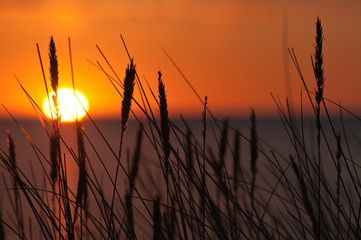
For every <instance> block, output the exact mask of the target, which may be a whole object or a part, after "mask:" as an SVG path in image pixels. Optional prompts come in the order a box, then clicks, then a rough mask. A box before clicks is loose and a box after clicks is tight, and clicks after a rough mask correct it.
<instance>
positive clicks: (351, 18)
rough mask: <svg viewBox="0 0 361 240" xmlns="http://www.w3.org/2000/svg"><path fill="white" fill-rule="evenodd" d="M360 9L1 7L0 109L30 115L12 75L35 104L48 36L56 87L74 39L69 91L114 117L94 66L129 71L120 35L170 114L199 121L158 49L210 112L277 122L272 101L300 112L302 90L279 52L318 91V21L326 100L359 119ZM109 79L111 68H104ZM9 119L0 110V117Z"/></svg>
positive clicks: (111, 2)
mask: <svg viewBox="0 0 361 240" xmlns="http://www.w3.org/2000/svg"><path fill="white" fill-rule="evenodd" d="M360 12H361V2H360V1H356V0H355V1H350V0H349V1H336V0H328V1H326V0H322V1H311V0H307V1H290V0H287V1H286V0H274V1H263V0H257V1H250V0H234V1H233V0H222V1H221V0H196V1H193V0H192V1H191V0H154V1H146V0H136V1H134V0H132V1H131V0H123V1H119V0H105V1H95V0H78V1H69V0H68V1H64V0H62V1H60V0H52V1H49V0H47V1H45V0H35V1H27V0H2V1H1V2H0V26H1V38H0V43H1V44H0V56H1V57H0V81H1V87H0V103H1V104H4V105H5V106H6V107H7V108H8V109H9V110H10V111H11V112H12V113H13V114H14V115H15V116H16V117H35V113H34V111H33V110H32V107H31V105H30V104H29V102H28V100H27V98H26V97H25V95H24V93H23V92H22V90H21V89H20V87H19V85H18V84H17V82H16V80H15V77H14V74H16V75H17V76H18V78H19V79H20V81H21V83H22V84H23V85H24V87H25V88H26V89H27V91H28V92H29V93H30V94H31V96H32V97H33V98H34V99H35V101H37V102H38V103H39V104H40V105H41V104H42V101H43V99H44V98H45V87H44V83H43V78H42V74H41V68H40V64H39V59H38V55H37V51H36V43H39V46H40V50H41V54H42V58H43V62H44V66H45V70H46V75H47V76H48V58H47V51H48V43H49V37H50V36H54V39H55V42H56V46H57V50H58V59H59V71H60V87H71V75H70V63H69V54H68V46H67V44H68V42H67V41H68V40H67V39H68V37H71V41H72V53H73V63H74V74H75V85H76V88H77V90H78V91H80V92H82V93H83V94H84V95H85V96H86V97H87V98H88V100H89V104H90V113H91V114H92V115H93V116H96V117H104V116H111V117H118V116H120V106H121V98H120V96H119V95H118V94H117V92H116V91H115V90H114V88H113V87H112V86H111V84H110V83H109V81H108V80H107V78H106V77H105V75H104V74H103V73H102V72H100V71H99V70H98V69H97V68H95V67H94V66H92V65H91V64H90V63H89V62H88V61H87V59H89V60H91V61H94V62H95V61H97V60H99V61H100V62H101V63H102V64H103V65H104V66H105V63H104V60H103V59H102V58H101V55H100V54H99V52H98V51H97V49H96V47H95V45H96V44H98V45H99V47H100V48H101V49H102V50H103V52H104V54H105V55H106V56H107V57H108V60H109V61H110V62H111V64H112V65H113V67H114V68H115V69H116V71H117V73H118V75H119V76H120V77H121V78H123V77H124V74H125V67H126V64H127V63H128V58H127V56H126V53H125V50H124V47H123V45H122V42H121V39H120V36H119V35H120V34H123V36H124V38H125V41H126V43H127V45H128V48H129V50H130V52H131V54H132V55H133V56H134V58H135V63H136V64H137V70H138V74H139V76H140V77H141V79H143V76H144V77H146V78H147V80H148V81H149V82H150V84H151V87H152V88H153V89H154V90H156V87H157V71H158V70H161V71H162V72H163V79H164V81H165V85H166V90H167V95H168V103H169V112H170V114H171V115H173V116H178V115H179V114H180V113H183V114H188V115H192V114H193V115H197V116H198V115H199V116H200V112H201V111H202V104H201V103H200V102H199V101H198V100H197V98H196V97H195V95H194V94H193V93H192V91H191V90H190V88H189V87H188V86H187V84H186V83H185V82H184V81H183V80H182V78H181V76H180V75H179V73H178V72H177V71H176V70H175V68H174V67H173V66H172V64H171V63H170V61H169V60H168V59H167V57H166V55H165V54H164V53H163V51H162V48H165V49H166V50H167V51H168V52H169V53H170V55H171V56H172V57H173V59H174V60H175V61H176V63H177V64H178V66H179V67H180V68H181V70H182V71H183V72H184V74H185V75H186V76H187V77H188V79H189V80H190V81H191V82H192V84H193V85H194V87H195V88H196V89H197V90H198V92H199V94H200V95H201V96H204V95H207V96H208V98H209V103H208V104H209V107H210V108H211V109H212V110H213V112H215V113H217V114H220V115H225V116H231V117H233V116H237V117H239V116H247V117H248V115H249V111H250V109H251V108H254V109H255V110H256V113H258V114H260V115H264V116H266V115H268V114H271V115H277V110H276V106H275V104H274V102H273V100H272V98H271V96H270V93H271V92H272V93H273V94H274V95H276V96H277V95H278V96H280V98H281V99H284V98H285V97H286V95H287V90H286V80H285V79H286V78H285V76H286V74H285V72H287V71H285V66H287V61H286V62H285V59H288V65H289V69H290V82H291V89H292V91H291V94H292V96H293V98H294V102H295V106H296V107H297V106H298V105H299V99H300V91H301V82H300V80H299V78H298V76H297V74H296V71H295V69H294V67H293V65H292V64H291V62H290V61H289V60H290V58H289V56H288V55H287V52H286V48H287V47H292V48H294V49H295V51H296V54H297V56H298V60H299V63H300V65H301V68H302V71H303V74H304V76H305V78H306V81H307V83H308V84H309V87H310V88H311V89H314V87H315V80H314V77H313V75H312V65H311V61H310V56H311V54H312V53H313V51H314V35H315V21H316V17H317V16H320V18H321V20H322V23H323V27H324V33H325V43H324V55H325V56H324V57H325V75H326V77H327V79H326V86H325V96H326V97H329V98H331V99H333V100H335V101H339V100H340V101H341V103H342V104H343V105H344V106H346V107H348V108H350V109H351V110H352V111H354V112H361V108H360V102H361V94H360V91H361V14H360ZM107 71H109V69H108V68H107ZM6 116H7V113H6V112H5V111H4V110H3V109H0V117H6Z"/></svg>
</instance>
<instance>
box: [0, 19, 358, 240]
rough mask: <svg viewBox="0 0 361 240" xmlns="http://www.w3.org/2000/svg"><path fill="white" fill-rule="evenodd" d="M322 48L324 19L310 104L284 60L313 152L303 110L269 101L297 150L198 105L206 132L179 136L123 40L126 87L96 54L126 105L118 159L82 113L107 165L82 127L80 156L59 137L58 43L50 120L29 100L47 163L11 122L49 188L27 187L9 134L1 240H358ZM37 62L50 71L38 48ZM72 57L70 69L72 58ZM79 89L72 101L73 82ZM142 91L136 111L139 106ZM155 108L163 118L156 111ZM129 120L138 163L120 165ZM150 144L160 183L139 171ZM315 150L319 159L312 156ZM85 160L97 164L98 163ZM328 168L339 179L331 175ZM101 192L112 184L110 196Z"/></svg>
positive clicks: (352, 172) (354, 177)
mask: <svg viewBox="0 0 361 240" xmlns="http://www.w3.org/2000/svg"><path fill="white" fill-rule="evenodd" d="M323 39H324V37H323V31H322V25H321V21H320V19H319V18H317V22H316V44H315V53H314V55H313V58H312V66H313V70H314V75H315V79H316V86H317V87H316V88H315V89H316V91H315V93H314V92H312V91H310V90H309V89H310V88H309V87H308V86H307V84H306V81H305V80H304V78H303V76H302V72H301V69H300V66H299V64H298V61H297V58H296V54H295V52H294V50H293V49H289V53H290V57H291V59H292V61H293V63H294V65H295V67H296V70H297V72H298V74H299V76H300V79H301V81H302V83H303V85H304V90H303V93H306V95H307V96H308V100H307V101H308V103H303V104H302V106H303V107H304V106H305V105H307V104H308V105H309V106H310V107H311V108H312V109H313V112H314V119H315V126H314V129H313V130H314V132H315V136H313V137H314V139H315V144H314V143H313V142H312V141H307V140H306V139H305V135H306V134H305V132H304V121H305V120H304V118H303V107H302V109H300V113H301V116H295V115H294V111H293V109H290V107H289V105H288V100H287V99H286V101H285V102H286V105H284V104H283V103H282V101H281V100H279V99H278V98H276V97H274V96H273V95H272V97H273V99H274V101H275V105H276V107H277V108H278V111H279V116H280V119H281V120H282V122H283V125H284V129H285V131H286V132H287V133H288V136H289V142H290V143H291V145H292V148H290V149H274V148H273V147H271V145H270V144H267V143H265V142H263V141H262V140H261V139H259V137H258V132H257V131H258V128H257V118H256V114H255V111H253V110H252V111H251V114H250V124H249V131H248V132H246V133H242V132H241V131H239V130H237V129H235V128H233V127H232V126H231V125H230V124H229V121H228V119H227V120H224V121H223V120H219V119H218V118H217V117H215V116H214V115H213V114H212V112H211V111H210V108H209V106H208V105H207V97H205V98H204V100H202V99H201V98H199V99H200V101H201V102H202V104H203V109H200V112H201V111H202V114H200V115H201V116H200V118H201V119H200V120H199V121H200V122H202V125H203V128H202V129H201V136H196V135H195V134H196V133H195V131H193V130H192V128H191V127H189V125H188V122H187V120H185V119H183V122H184V126H179V125H176V124H175V123H174V122H173V121H172V119H170V118H169V117H168V111H171V109H168V104H167V95H166V83H167V79H164V78H163V76H162V73H161V72H160V71H159V73H158V96H157V94H156V93H154V91H153V89H151V88H150V87H149V85H148V83H147V85H143V84H142V81H141V80H140V79H139V77H138V74H137V71H136V67H135V64H134V60H133V58H132V57H131V55H130V54H129V52H128V49H127V47H126V45H125V42H124V40H123V38H122V40H123V43H124V47H125V49H126V51H127V54H128V56H129V62H130V63H129V65H128V66H127V68H126V72H125V75H124V80H122V81H121V79H120V78H119V77H118V75H117V74H116V73H115V71H114V70H113V68H112V66H111V65H110V64H109V61H108V60H107V59H106V57H105V55H104V54H103V52H101V50H100V48H99V47H98V46H97V48H98V50H99V52H100V53H101V55H102V57H103V58H104V60H105V62H106V63H107V64H108V67H109V68H110V69H111V70H112V72H111V73H108V72H106V71H105V70H104V68H103V66H101V65H100V63H98V67H99V69H100V70H101V71H103V72H104V73H105V77H106V79H108V80H109V81H110V82H111V83H112V84H113V86H114V88H115V89H116V90H117V92H118V93H119V95H120V97H121V98H120V100H121V106H122V109H121V122H120V126H119V129H114V131H119V135H120V143H119V144H116V145H117V146H119V149H114V148H113V147H112V146H113V145H114V144H111V143H110V142H109V141H108V140H107V139H106V137H105V136H104V134H103V133H102V131H101V129H100V128H99V127H98V125H97V123H96V121H94V120H93V118H92V117H91V115H90V114H89V113H87V117H86V118H87V119H89V121H90V122H91V124H92V125H93V127H94V129H95V131H97V133H98V134H99V139H100V140H101V141H103V142H104V143H105V145H106V146H107V150H109V151H110V152H111V153H112V159H103V158H102V157H101V152H102V151H103V150H104V149H96V148H95V147H94V145H93V143H92V141H93V140H92V139H90V138H89V137H88V135H87V129H84V127H83V122H82V120H80V119H75V123H74V124H75V131H76V137H77V139H76V143H77V151H74V150H73V149H72V148H71V147H70V146H69V145H68V144H67V142H66V141H65V140H64V139H63V137H62V131H61V123H60V118H61V114H60V112H59V108H58V105H59V102H58V99H57V94H56V92H57V89H58V83H59V81H61V79H59V77H58V59H57V54H56V47H55V42H54V39H53V38H51V40H50V44H49V65H50V67H49V76H50V77H49V80H50V82H49V83H47V82H48V80H47V78H46V76H45V74H44V75H43V76H44V82H45V88H46V92H47V95H48V87H47V86H48V84H50V85H51V87H52V89H53V91H54V92H55V95H54V97H53V99H52V101H53V103H54V106H55V110H54V111H53V116H52V119H50V120H49V119H47V118H46V117H45V115H44V114H42V110H41V109H39V108H38V107H37V106H38V105H37V104H36V103H35V102H34V101H33V100H32V98H31V97H30V96H29V95H28V93H27V92H26V91H25V90H24V93H25V94H26V96H28V98H29V100H30V102H31V103H32V104H33V106H34V107H35V109H36V112H37V114H38V117H39V119H40V120H41V123H42V126H43V128H44V130H45V131H46V133H47V136H48V139H47V141H48V145H49V148H48V149H49V152H44V153H43V152H42V151H41V150H40V149H39V148H38V147H37V143H36V142H33V140H32V139H31V137H30V136H29V135H27V134H26V129H23V128H22V127H21V124H20V123H18V122H17V120H16V119H15V118H14V121H15V122H16V123H17V124H18V125H19V127H20V129H21V131H23V132H24V133H25V134H26V136H27V139H28V141H29V143H30V144H31V146H32V147H33V150H34V152H35V155H36V156H35V158H36V159H37V160H38V161H39V163H40V166H41V169H39V170H38V171H37V172H36V174H37V175H38V176H41V177H42V178H43V181H42V182H41V183H39V182H38V183H36V182H34V181H32V180H31V179H32V178H31V177H30V176H27V175H26V174H25V173H24V171H23V170H22V169H21V168H20V167H19V165H18V164H17V162H18V161H19V159H17V158H16V154H15V153H16V151H22V148H21V146H16V140H14V139H13V138H12V137H11V135H10V133H8V138H7V141H8V148H7V149H0V159H1V168H2V169H4V170H5V172H6V173H7V174H4V175H3V181H2V187H1V188H6V193H7V194H8V196H9V198H10V199H11V200H12V202H11V208H9V209H7V214H8V213H9V212H11V214H12V215H13V217H12V218H7V217H6V216H5V211H4V210H3V208H4V204H3V201H2V198H3V196H1V197H0V203H1V204H0V207H1V209H0V239H12V237H10V236H13V237H18V238H19V239H33V238H34V239H37V238H38V235H34V233H33V232H32V231H33V227H32V226H38V229H39V231H40V232H39V233H38V234H39V235H40V236H39V238H40V239H151V238H153V239H360V238H361V225H360V218H361V211H360V209H361V208H360V206H359V205H360V204H359V203H360V199H361V196H360V190H359V189H360V187H361V183H360V179H359V175H358V174H359V172H360V167H359V166H360V165H359V164H358V163H357V162H356V158H354V157H353V156H352V155H351V153H350V145H349V143H348V141H347V135H346V132H345V131H344V129H340V130H338V131H337V130H336V129H337V128H336V126H335V124H334V120H333V119H332V118H331V117H330V115H329V112H328V106H329V105H330V104H331V105H336V106H338V107H339V109H340V117H341V119H342V117H343V115H342V113H344V112H345V111H346V112H348V110H347V109H345V108H344V107H342V106H340V105H338V104H336V103H334V102H331V101H329V100H327V99H326V98H325V97H324V87H325V76H324V66H323V49H322V47H323ZM69 50H70V40H69ZM38 51H39V52H38V53H39V59H40V64H41V68H42V69H44V67H43V61H42V59H41V54H40V50H39V47H38ZM69 55H70V58H71V51H70V54H69ZM71 62H72V61H71ZM71 67H72V66H71ZM113 76H114V77H113ZM185 80H186V81H187V82H188V80H187V79H185ZM188 84H190V83H189V82H188ZM73 86H74V92H75V84H74V78H73ZM144 86H148V88H147V89H145V88H144ZM21 87H22V86H21ZM137 89H138V90H139V94H140V95H141V97H140V98H139V99H135V98H134V94H133V93H134V91H136V90H137ZM192 90H193V91H195V89H194V88H192ZM146 92H149V93H148V94H146ZM196 94H197V97H199V95H198V93H196ZM49 102H50V101H49ZM150 103H155V104H156V106H158V109H152V108H151V107H150V106H151V104H150ZM134 106H136V107H137V108H139V109H140V110H141V111H140V112H141V114H140V115H141V116H140V115H137V114H135V112H134V111H133V110H132V107H134ZM155 113H159V116H156V114H155ZM323 113H324V115H322V114H323ZM130 114H131V115H132V116H133V118H134V119H135V121H137V122H138V123H139V128H138V132H137V136H136V141H135V143H134V151H133V153H128V152H127V153H126V154H124V152H123V151H122V148H123V143H124V141H127V134H126V132H127V125H128V118H129V116H130ZM11 116H12V115H11ZM322 116H324V118H322ZM353 116H354V115H353ZM356 118H357V117H356ZM357 119H358V120H360V118H357ZM342 124H344V123H343V122H342ZM342 127H344V126H342ZM326 129H328V130H326ZM274 137H275V138H277V137H278V136H274ZM210 138H214V142H217V147H216V148H215V147H208V142H209V141H210V140H209V139H210ZM99 139H97V140H99ZM145 141H148V142H150V144H151V146H152V147H153V149H154V152H155V154H153V155H152V156H147V159H149V158H152V159H154V160H155V161H156V169H157V171H154V172H153V171H149V172H148V173H149V176H140V174H139V169H140V168H142V166H143V164H144V161H145V160H146V158H145V157H144V155H143V154H144V152H143V143H144V142H145ZM241 144H242V148H241ZM312 149H316V151H315V153H314V152H313V151H312ZM88 151H92V152H94V154H93V155H92V156H94V159H92V161H90V160H89V158H90V156H89V154H88V153H87V152H88ZM245 152H248V153H249V154H244V153H245ZM325 152H326V153H327V154H322V153H325ZM148 154H149V153H148ZM244 156H249V159H248V158H244ZM69 161H73V162H75V163H76V164H77V166H78V168H79V169H78V173H79V174H78V181H77V188H76V192H74V189H71V188H70V187H69V178H68V174H67V164H69ZM94 161H99V165H98V166H101V167H102V171H104V172H105V175H102V176H99V174H98V172H97V169H94V167H93V165H92V162H93V163H94ZM109 161H113V163H115V166H116V169H111V168H110V166H109V165H108V163H109ZM127 162H128V163H129V164H128V165H127V164H126V163H127ZM325 165H327V167H328V169H329V168H330V166H331V168H332V169H333V170H332V171H330V172H326V171H325V170H324V168H323V166H325ZM112 166H114V164H113V165H112ZM129 166H130V167H129ZM327 171H329V170H327ZM334 173H335V174H334ZM152 174H153V175H152ZM159 176H160V177H159ZM8 179H11V184H9V183H8ZM124 181H125V182H126V184H120V182H124ZM104 182H106V183H109V184H108V185H107V186H106V187H104ZM150 187H151V188H152V189H149V188H150ZM107 189H108V190H107ZM109 189H110V190H109ZM25 205H26V208H29V209H30V210H31V215H30V216H25V215H24V210H23V209H24V207H25Z"/></svg>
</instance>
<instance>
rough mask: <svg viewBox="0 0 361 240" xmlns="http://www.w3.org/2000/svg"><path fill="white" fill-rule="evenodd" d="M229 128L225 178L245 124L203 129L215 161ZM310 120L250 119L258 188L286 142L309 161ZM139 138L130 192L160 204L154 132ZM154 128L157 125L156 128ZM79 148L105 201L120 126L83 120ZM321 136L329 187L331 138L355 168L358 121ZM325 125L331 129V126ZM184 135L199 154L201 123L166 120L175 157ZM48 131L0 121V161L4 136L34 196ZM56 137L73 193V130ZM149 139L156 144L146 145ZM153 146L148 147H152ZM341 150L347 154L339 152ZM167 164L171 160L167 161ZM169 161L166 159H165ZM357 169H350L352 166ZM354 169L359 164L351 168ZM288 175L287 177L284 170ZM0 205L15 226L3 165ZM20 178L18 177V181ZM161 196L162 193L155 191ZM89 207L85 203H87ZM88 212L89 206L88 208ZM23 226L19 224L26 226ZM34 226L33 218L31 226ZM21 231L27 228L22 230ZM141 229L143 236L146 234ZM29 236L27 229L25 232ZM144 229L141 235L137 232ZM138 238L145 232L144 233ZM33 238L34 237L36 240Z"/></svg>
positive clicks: (246, 164)
mask: <svg viewBox="0 0 361 240" xmlns="http://www.w3.org/2000/svg"><path fill="white" fill-rule="evenodd" d="M225 122H226V123H227V125H228V126H229V128H228V131H227V136H228V137H227V138H228V141H227V146H228V147H227V151H226V158H225V159H226V161H228V162H226V163H225V164H226V165H227V164H228V165H227V166H228V170H229V171H230V172H231V171H232V161H231V159H232V158H233V156H234V152H233V150H232V149H234V138H235V135H239V136H240V161H241V163H240V165H241V168H242V169H245V171H246V172H247V171H248V172H249V171H250V142H249V139H250V132H251V121H250V119H249V118H247V119H228V120H227V119H218V120H216V119H211V118H209V119H208V120H207V124H206V137H205V140H206V141H205V143H206V151H207V154H208V153H209V154H210V153H211V152H212V154H213V155H214V156H218V154H219V153H218V152H219V145H220V141H221V135H222V132H223V131H224V130H223V129H224V128H223V127H224V123H225ZM315 123H316V122H315V119H314V118H306V119H302V120H301V119H293V120H292V128H293V129H297V130H295V131H293V132H292V131H290V122H286V121H283V120H282V119H280V118H258V119H256V125H255V129H256V133H257V145H258V148H259V151H258V158H259V160H258V163H257V164H258V166H257V167H258V171H259V172H262V173H264V174H263V177H262V179H259V180H258V181H260V183H259V184H263V182H262V181H268V184H272V183H275V182H276V180H277V179H276V178H275V177H274V176H273V175H272V174H271V172H270V169H271V168H272V166H270V159H273V158H275V157H277V158H278V159H279V162H280V164H281V165H283V166H284V167H285V168H286V167H287V164H289V157H290V155H291V156H295V155H296V150H295V148H294V137H295V136H296V137H298V138H299V139H301V140H302V141H303V142H304V144H305V146H306V147H307V152H309V155H310V156H311V157H312V158H314V159H316V156H317V147H316V146H317V144H316V142H317V140H316V139H317V138H316V135H317V131H316V128H315V126H316V125H315ZM142 124H143V127H144V132H145V134H143V142H142V147H141V158H140V165H139V174H138V179H137V182H136V185H137V186H138V188H139V191H141V192H142V197H144V198H145V199H149V200H151V199H154V198H155V196H160V197H161V198H162V197H163V198H164V196H165V192H164V178H163V174H162V170H161V165H160V162H159V154H162V148H161V141H160V137H159V135H158V134H157V133H156V131H155V129H154V127H152V129H151V128H150V124H149V122H147V121H144V122H143V123H142ZM157 124H158V125H159V122H157ZM82 125H83V131H84V139H85V149H86V153H87V157H88V158H87V171H88V174H89V175H91V176H93V177H94V178H96V179H97V181H98V182H99V183H100V185H101V186H102V188H103V190H104V194H105V195H106V196H107V198H108V199H110V197H111V195H112V188H111V181H110V179H109V176H110V177H111V178H112V179H114V176H115V174H116V169H117V163H118V162H117V156H118V154H119V149H120V138H121V122H120V120H115V119H93V120H92V121H90V120H89V119H84V120H83V122H82ZM322 126H323V133H321V148H322V152H321V156H322V164H323V169H324V172H325V173H326V176H328V177H330V178H331V179H332V180H331V182H333V181H335V180H334V178H335V168H334V166H333V164H332V161H331V154H330V153H332V154H333V155H334V154H335V152H336V150H337V144H336V138H335V134H340V135H341V141H342V144H343V146H344V149H345V150H344V151H345V154H346V155H347V156H348V157H350V158H351V157H353V158H354V159H356V160H355V161H359V158H358V156H360V154H361V121H360V120H358V119H355V118H346V119H343V120H341V119H339V118H336V119H332V125H331V124H330V121H329V120H328V119H322ZM331 126H332V127H331ZM139 127H140V123H139V122H138V121H136V120H134V119H131V120H129V122H128V125H127V128H126V131H125V133H124V140H123V145H122V153H121V163H122V167H123V168H122V167H121V168H120V169H119V179H118V182H117V184H118V186H119V189H122V190H121V191H120V192H121V194H125V191H126V190H127V188H128V185H127V184H128V183H127V177H126V174H125V171H127V172H129V169H130V168H131V165H132V159H133V156H134V151H135V146H136V141H137V131H138V129H139ZM188 129H189V130H190V132H191V135H192V141H193V142H194V144H195V145H197V147H198V148H202V144H203V131H204V124H203V122H202V119H171V128H170V142H171V144H172V146H174V151H177V152H178V153H179V154H180V155H181V156H182V155H183V154H184V153H183V152H184V151H185V150H184V148H183V146H185V142H186V135H187V132H188ZM51 131H52V129H51V127H50V125H49V124H48V123H45V127H44V126H43V125H42V124H41V122H40V121H39V120H28V119H26V120H22V119H17V120H16V121H14V120H8V119H7V120H0V148H1V152H2V155H5V154H7V153H8V143H7V136H8V134H10V135H11V137H12V138H13V139H14V143H15V152H16V161H17V165H18V167H19V169H21V172H22V174H23V175H24V176H26V177H27V180H26V181H30V182H32V184H33V186H34V187H36V188H38V190H39V191H40V192H41V191H44V194H46V193H45V190H46V189H47V188H49V184H44V182H46V181H47V180H46V174H44V173H45V172H47V173H49V172H50V166H49V164H48V163H47V161H48V159H49V150H50V145H49V137H48V134H51ZM60 132H61V137H62V145H61V151H62V156H63V158H64V159H65V160H66V165H67V166H66V169H67V173H66V174H67V176H68V182H69V186H70V189H72V191H73V192H74V193H76V189H77V181H78V176H79V170H78V166H77V164H76V163H75V161H74V158H73V157H72V153H75V154H77V137H76V131H75V123H61V126H60ZM154 139H156V140H154ZM155 142H156V145H154V143H155ZM346 146H347V147H346ZM171 158H173V157H172V155H171ZM173 160H174V159H173ZM356 163H357V162H356ZM357 164H360V165H361V163H357ZM289 171H291V170H289ZM0 172H1V175H2V176H1V179H0V206H1V217H2V219H3V220H4V221H5V222H7V224H9V226H14V225H15V222H16V220H15V212H14V205H13V194H14V193H13V187H12V178H11V176H10V174H9V172H8V170H7V169H6V166H5V165H4V163H3V162H1V163H0ZM24 179H25V178H24ZM162 189H163V190H162ZM90 200H91V198H90ZM22 201H23V206H24V208H25V210H24V211H25V213H26V214H25V215H26V216H27V218H28V219H32V213H31V211H30V209H29V206H28V205H27V203H26V201H25V199H23V198H22ZM89 206H90V207H93V208H94V207H96V204H95V203H94V202H92V201H90V202H89ZM28 221H29V222H30V220H26V222H28ZM36 225H37V223H36V222H35V220H34V219H33V223H32V226H33V227H34V226H36ZM27 226H28V225H27ZM147 228H148V230H146V229H147ZM27 229H28V230H27V231H30V227H28V228H27ZM144 229H145V230H144ZM144 229H143V230H140V231H149V226H148V227H145V228H144ZM5 230H6V232H7V234H8V235H7V236H14V234H13V233H12V231H11V230H10V229H9V228H5ZM32 234H33V235H34V239H37V236H38V235H39V236H40V231H39V229H37V228H36V227H35V228H33V233H32ZM39 239H40V238H39Z"/></svg>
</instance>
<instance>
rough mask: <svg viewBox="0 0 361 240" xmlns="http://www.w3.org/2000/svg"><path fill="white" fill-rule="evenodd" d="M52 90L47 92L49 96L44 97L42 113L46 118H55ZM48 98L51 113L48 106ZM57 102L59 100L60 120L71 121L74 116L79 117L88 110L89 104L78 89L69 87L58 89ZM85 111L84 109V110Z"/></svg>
mask: <svg viewBox="0 0 361 240" xmlns="http://www.w3.org/2000/svg"><path fill="white" fill-rule="evenodd" d="M53 95H54V92H52V93H50V94H49V97H45V99H44V103H43V109H44V113H45V114H46V116H47V117H48V118H50V119H51V118H52V117H54V118H55V111H54V110H55V108H54V103H53ZM75 96H76V97H75ZM49 99H50V103H51V104H50V106H51V109H52V113H51V112H50V108H49ZM58 102H59V112H60V115H61V116H60V120H61V121H62V122H72V121H75V119H76V118H78V119H81V118H83V117H84V116H85V114H86V112H87V111H88V110H89V104H88V101H87V99H86V98H85V97H84V95H83V94H81V93H80V92H78V91H75V95H74V90H73V89H70V88H60V89H58ZM84 109H85V110H86V111H85V110H84Z"/></svg>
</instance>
